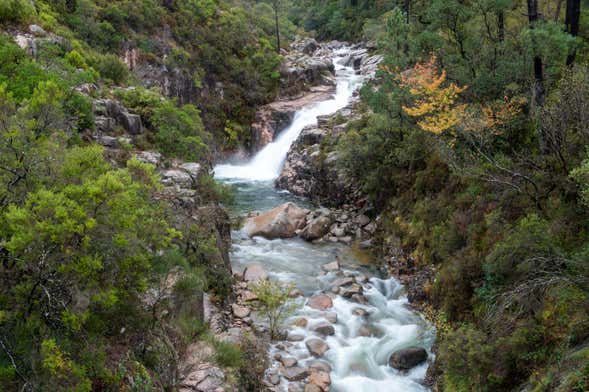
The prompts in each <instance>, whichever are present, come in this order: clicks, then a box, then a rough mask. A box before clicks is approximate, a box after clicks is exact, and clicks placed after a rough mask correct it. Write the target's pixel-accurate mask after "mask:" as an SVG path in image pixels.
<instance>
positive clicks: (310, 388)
mask: <svg viewBox="0 0 589 392" xmlns="http://www.w3.org/2000/svg"><path fill="white" fill-rule="evenodd" d="M322 391H323V390H322V389H321V388H320V387H319V386H318V385H315V384H307V385H305V392H322Z"/></svg>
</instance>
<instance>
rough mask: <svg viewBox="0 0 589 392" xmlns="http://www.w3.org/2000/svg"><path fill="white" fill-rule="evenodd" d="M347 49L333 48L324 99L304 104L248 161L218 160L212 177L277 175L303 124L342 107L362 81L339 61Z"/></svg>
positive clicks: (264, 177)
mask: <svg viewBox="0 0 589 392" xmlns="http://www.w3.org/2000/svg"><path fill="white" fill-rule="evenodd" d="M345 54H346V50H345V49H344V50H339V51H337V52H336V57H335V58H334V60H333V61H334V66H335V69H336V83H337V85H336V91H335V95H334V96H333V97H332V98H330V99H328V100H325V101H321V102H318V103H316V104H314V105H312V106H309V107H305V108H303V109H301V110H299V111H298V112H296V113H295V115H294V119H293V121H292V123H291V124H290V125H289V126H288V127H287V128H286V129H285V130H284V131H282V132H281V133H280V135H279V136H278V137H277V138H276V140H274V141H273V142H271V143H269V144H268V145H266V146H265V147H264V148H263V149H262V150H260V151H259V152H258V153H257V154H256V155H255V156H254V157H253V158H252V159H251V161H249V162H247V163H245V164H242V165H232V164H220V165H217V166H215V177H216V178H219V179H236V180H248V181H271V180H274V179H275V178H276V177H278V176H279V175H280V171H281V169H282V165H283V163H284V160H285V159H286V154H287V153H288V150H289V149H290V146H291V145H292V143H293V142H294V141H295V140H296V139H297V137H298V136H299V134H300V133H301V131H302V130H303V128H305V127H306V126H308V125H313V124H316V123H317V117H319V116H324V115H328V114H333V113H335V112H337V111H338V110H340V109H342V108H344V107H345V106H346V105H348V103H350V100H351V98H352V96H353V94H354V91H355V90H356V89H358V87H359V86H360V85H361V83H362V77H361V76H359V75H356V74H355V72H354V70H353V69H352V68H350V67H346V66H344V65H342V64H341V62H342V60H343V59H344V56H345Z"/></svg>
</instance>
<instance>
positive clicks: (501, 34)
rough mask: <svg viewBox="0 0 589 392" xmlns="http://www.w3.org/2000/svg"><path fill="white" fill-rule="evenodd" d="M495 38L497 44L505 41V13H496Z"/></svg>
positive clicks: (501, 11) (500, 11)
mask: <svg viewBox="0 0 589 392" xmlns="http://www.w3.org/2000/svg"><path fill="white" fill-rule="evenodd" d="M497 38H498V39H499V42H503V41H505V11H504V10H498V11H497Z"/></svg>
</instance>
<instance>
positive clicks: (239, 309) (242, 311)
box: [231, 304, 251, 318]
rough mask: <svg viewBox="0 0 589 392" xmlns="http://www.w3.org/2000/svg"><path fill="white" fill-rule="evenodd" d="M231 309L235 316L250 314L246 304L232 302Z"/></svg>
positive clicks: (241, 316)
mask: <svg viewBox="0 0 589 392" xmlns="http://www.w3.org/2000/svg"><path fill="white" fill-rule="evenodd" d="M231 310H232V311H233V315H234V316H235V317H237V318H246V317H247V316H249V315H250V313H251V309H250V308H248V307H247V306H241V305H238V304H232V305H231Z"/></svg>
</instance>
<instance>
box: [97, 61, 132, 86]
mask: <svg viewBox="0 0 589 392" xmlns="http://www.w3.org/2000/svg"><path fill="white" fill-rule="evenodd" d="M94 67H95V68H96V70H97V71H98V72H99V73H100V76H102V77H103V78H105V79H108V80H110V81H111V82H112V83H114V84H122V83H124V82H125V81H126V80H127V78H128V77H129V69H128V68H127V66H126V65H125V63H123V62H122V61H121V59H119V58H118V57H117V56H116V55H114V54H107V55H105V56H100V57H99V58H98V60H97V61H96V62H95V64H94Z"/></svg>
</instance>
